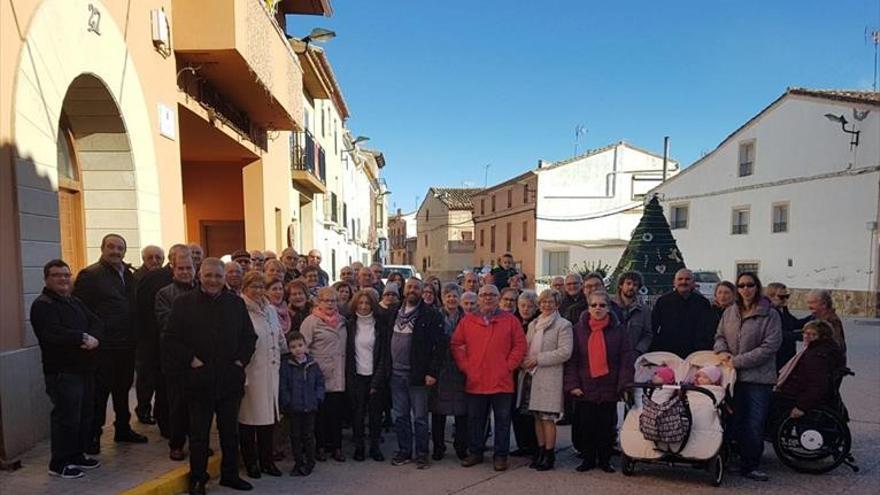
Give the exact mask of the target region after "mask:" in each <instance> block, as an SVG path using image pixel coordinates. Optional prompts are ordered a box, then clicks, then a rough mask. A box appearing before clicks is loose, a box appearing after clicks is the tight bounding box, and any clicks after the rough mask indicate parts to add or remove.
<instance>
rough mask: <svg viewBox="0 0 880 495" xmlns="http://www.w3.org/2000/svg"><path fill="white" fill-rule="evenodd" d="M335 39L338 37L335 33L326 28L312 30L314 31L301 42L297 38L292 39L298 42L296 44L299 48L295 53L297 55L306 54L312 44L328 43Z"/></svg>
mask: <svg viewBox="0 0 880 495" xmlns="http://www.w3.org/2000/svg"><path fill="white" fill-rule="evenodd" d="M335 37H336V32H335V31H331V30H329V29H324V28H315V29H312V31H311V32H310V33H309V34H308V35H306V37H304V38H303V39H301V40H297V39H296V38H291V39H292V40H296V42H297V43H296V44H297V47H296V49H295V50H294V51H295V52H296V53H305V52H307V51H308V49H309V44H310V43H312V42H315V43H326V42H328V41H330V40H332V39H333V38H335Z"/></svg>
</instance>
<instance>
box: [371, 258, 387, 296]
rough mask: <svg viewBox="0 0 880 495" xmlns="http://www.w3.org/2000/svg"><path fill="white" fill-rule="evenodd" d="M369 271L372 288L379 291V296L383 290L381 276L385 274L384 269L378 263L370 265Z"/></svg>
mask: <svg viewBox="0 0 880 495" xmlns="http://www.w3.org/2000/svg"><path fill="white" fill-rule="evenodd" d="M370 271H371V272H373V288H374V289H376V290H377V291H379V294H381V293H382V291H384V290H385V284H384V283H382V275H383V274H384V273H385V267H384V266H382V263H379V262H378V261H377V262H375V263H373V264H372V265H370Z"/></svg>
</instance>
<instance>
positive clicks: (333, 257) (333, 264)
mask: <svg viewBox="0 0 880 495" xmlns="http://www.w3.org/2000/svg"><path fill="white" fill-rule="evenodd" d="M330 273H331V274H334V273H336V250H335V249H331V250H330Z"/></svg>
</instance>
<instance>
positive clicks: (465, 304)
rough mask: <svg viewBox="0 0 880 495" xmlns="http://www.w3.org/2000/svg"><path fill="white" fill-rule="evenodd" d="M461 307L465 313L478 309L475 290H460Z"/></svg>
mask: <svg viewBox="0 0 880 495" xmlns="http://www.w3.org/2000/svg"><path fill="white" fill-rule="evenodd" d="M461 309H463V310H464V312H465V313H474V312H476V311H477V310H478V309H479V306H478V305H477V293H476V292H470V291H468V292H462V294H461Z"/></svg>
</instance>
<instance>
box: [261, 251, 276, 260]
mask: <svg viewBox="0 0 880 495" xmlns="http://www.w3.org/2000/svg"><path fill="white" fill-rule="evenodd" d="M263 259H264V260H266V261H269V260H277V259H278V255H277V254H275V251H272V250H271V249H267V250H265V251H263Z"/></svg>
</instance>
